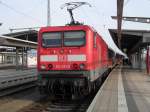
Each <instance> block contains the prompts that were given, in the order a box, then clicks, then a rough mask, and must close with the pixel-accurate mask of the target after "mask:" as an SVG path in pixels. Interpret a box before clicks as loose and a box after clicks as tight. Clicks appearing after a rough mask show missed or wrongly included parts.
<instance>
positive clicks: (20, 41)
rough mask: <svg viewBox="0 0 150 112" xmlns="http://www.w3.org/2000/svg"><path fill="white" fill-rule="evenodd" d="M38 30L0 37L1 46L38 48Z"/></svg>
mask: <svg viewBox="0 0 150 112" xmlns="http://www.w3.org/2000/svg"><path fill="white" fill-rule="evenodd" d="M37 32H38V31H36V30H28V31H21V32H15V33H9V34H4V35H3V36H0V46H8V47H29V48H33V49H36V48H37Z"/></svg>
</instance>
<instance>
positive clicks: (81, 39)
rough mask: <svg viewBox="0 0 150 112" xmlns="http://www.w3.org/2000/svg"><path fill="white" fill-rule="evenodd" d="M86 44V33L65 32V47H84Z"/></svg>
mask: <svg viewBox="0 0 150 112" xmlns="http://www.w3.org/2000/svg"><path fill="white" fill-rule="evenodd" d="M84 44H85V32H84V31H70V32H64V46H83V45H84Z"/></svg>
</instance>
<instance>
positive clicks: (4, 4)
mask: <svg viewBox="0 0 150 112" xmlns="http://www.w3.org/2000/svg"><path fill="white" fill-rule="evenodd" d="M0 4H1V5H3V6H5V7H7V8H8V9H10V10H12V11H14V12H15V13H17V14H20V15H22V16H24V17H26V18H29V19H31V20H32V21H34V22H35V21H37V22H40V23H42V22H41V21H40V20H38V19H36V18H34V17H32V16H30V15H28V14H26V13H24V12H21V11H19V10H17V9H15V8H13V7H12V6H10V5H8V4H6V3H5V2H3V1H1V0H0Z"/></svg>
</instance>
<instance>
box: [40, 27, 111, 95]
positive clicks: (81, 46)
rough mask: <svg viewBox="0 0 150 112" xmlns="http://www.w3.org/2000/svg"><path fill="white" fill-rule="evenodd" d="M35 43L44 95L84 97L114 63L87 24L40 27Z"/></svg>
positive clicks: (105, 46)
mask: <svg viewBox="0 0 150 112" xmlns="http://www.w3.org/2000/svg"><path fill="white" fill-rule="evenodd" d="M38 43H39V44H38V76H39V87H40V90H41V91H44V92H47V93H51V94H75V95H76V94H87V93H89V92H90V91H91V90H92V89H94V88H95V86H97V85H98V84H99V83H100V82H101V78H102V77H103V74H104V73H105V72H106V71H108V70H109V69H110V66H111V65H112V64H113V63H112V60H111V59H112V56H111V55H112V53H108V46H107V44H106V43H105V41H104V40H103V39H102V37H101V36H100V35H99V34H98V33H97V32H96V31H95V30H94V29H93V28H91V27H89V26H86V25H76V26H57V27H56V26H55V27H43V28H41V29H40V31H39V34H38ZM112 52H113V51H112ZM110 54H111V55H110ZM109 55H110V56H109Z"/></svg>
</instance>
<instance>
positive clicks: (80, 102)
mask: <svg viewBox="0 0 150 112" xmlns="http://www.w3.org/2000/svg"><path fill="white" fill-rule="evenodd" d="M106 78H107V77H105V78H104V79H103V81H102V84H103V82H104V81H105V79H106ZM96 93H97V91H96V92H95V93H91V94H89V95H88V96H86V97H82V98H79V99H76V100H69V99H67V98H64V99H63V98H58V99H54V98H49V99H47V98H44V99H42V100H40V101H38V102H36V103H34V104H32V105H30V106H28V107H25V108H23V109H21V110H19V111H17V112H86V110H87V109H88V107H89V105H90V104H91V102H92V100H93V99H94V97H95V95H96Z"/></svg>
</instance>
